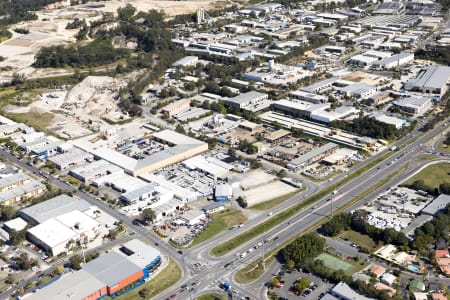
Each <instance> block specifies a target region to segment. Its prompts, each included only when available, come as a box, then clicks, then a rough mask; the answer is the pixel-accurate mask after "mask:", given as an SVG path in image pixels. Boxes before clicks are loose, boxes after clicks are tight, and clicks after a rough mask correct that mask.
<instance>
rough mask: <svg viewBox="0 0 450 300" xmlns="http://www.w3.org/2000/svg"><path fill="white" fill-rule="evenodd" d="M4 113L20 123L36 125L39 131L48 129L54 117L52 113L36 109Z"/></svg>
mask: <svg viewBox="0 0 450 300" xmlns="http://www.w3.org/2000/svg"><path fill="white" fill-rule="evenodd" d="M4 115H5V117H7V118H10V119H12V120H14V121H16V122H18V123H24V124H27V125H28V126H31V127H34V128H35V129H36V130H38V131H46V128H47V126H49V125H50V124H51V123H52V119H53V117H54V116H53V114H51V113H38V112H35V111H30V112H27V113H22V114H14V113H5V114H4Z"/></svg>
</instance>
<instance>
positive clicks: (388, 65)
mask: <svg viewBox="0 0 450 300" xmlns="http://www.w3.org/2000/svg"><path fill="white" fill-rule="evenodd" d="M413 61H414V53H411V52H402V53H399V54H395V55H393V56H391V57H386V58H383V59H382V60H379V61H377V62H375V63H374V64H373V65H372V68H374V69H377V70H388V69H392V68H395V67H400V66H403V65H405V64H408V63H410V62H413Z"/></svg>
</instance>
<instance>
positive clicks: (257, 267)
mask: <svg viewBox="0 0 450 300" xmlns="http://www.w3.org/2000/svg"><path fill="white" fill-rule="evenodd" d="M405 168H406V166H405V167H403V168H400V169H398V170H397V171H395V172H393V173H391V174H389V175H388V176H386V177H385V178H384V179H382V180H380V181H379V182H378V183H377V184H376V185H375V186H373V187H371V188H370V189H367V190H365V191H364V192H363V193H361V194H360V195H358V196H356V197H355V198H353V199H352V200H351V201H349V202H347V204H346V205H343V206H341V207H340V208H338V209H337V210H336V213H339V212H340V211H343V210H345V209H346V208H348V207H350V206H351V205H353V204H355V203H356V202H358V201H360V200H361V199H363V198H364V197H366V196H367V195H369V194H370V193H372V192H374V191H376V190H377V189H378V188H380V187H381V186H383V185H385V184H386V183H388V182H389V181H390V180H392V178H394V177H395V176H396V175H398V174H399V173H400V172H402V171H403V170H404V169H405ZM327 220H328V219H327V218H323V219H321V220H319V221H317V222H316V223H314V224H312V225H311V226H309V227H308V228H306V229H305V230H304V231H302V233H300V234H298V235H296V236H293V237H292V238H291V239H289V240H287V241H286V242H284V243H283V244H281V245H280V246H278V247H277V248H275V249H274V250H272V251H270V252H268V253H267V256H266V257H265V261H266V265H268V264H269V263H270V262H272V261H273V259H274V258H275V255H276V254H277V253H278V251H279V250H280V249H282V248H284V247H285V246H286V245H288V244H289V243H291V242H292V241H293V240H295V239H296V238H298V237H300V236H302V235H304V234H307V233H309V232H311V231H313V230H315V229H316V228H317V227H319V226H320V225H321V224H323V223H325V222H326V221H327ZM264 272H265V270H263V267H262V258H259V259H257V260H255V261H254V262H252V263H250V264H249V265H247V266H246V267H245V268H243V269H241V270H239V271H238V272H237V273H236V275H235V280H236V281H237V282H239V283H242V284H247V283H250V282H253V281H255V280H256V279H258V278H259V277H260V276H261V275H262V274H263V273H264Z"/></svg>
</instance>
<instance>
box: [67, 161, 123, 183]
mask: <svg viewBox="0 0 450 300" xmlns="http://www.w3.org/2000/svg"><path fill="white" fill-rule="evenodd" d="M69 174H70V175H72V176H73V177H75V178H77V179H79V180H81V181H82V182H84V183H86V184H91V183H92V182H93V181H94V180H96V179H98V178H100V177H103V176H106V175H110V174H123V170H122V169H121V168H119V167H118V166H116V165H113V164H112V163H109V162H107V161H106V160H102V159H101V160H97V161H94V162H92V163H90V164H88V165H85V166H82V167H79V168H76V169H72V170H70V172H69Z"/></svg>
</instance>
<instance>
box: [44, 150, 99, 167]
mask: <svg viewBox="0 0 450 300" xmlns="http://www.w3.org/2000/svg"><path fill="white" fill-rule="evenodd" d="M48 160H49V161H51V162H52V163H54V164H55V165H56V167H57V168H58V169H59V170H65V169H67V168H70V167H73V166H76V165H79V164H82V163H84V162H86V161H93V160H94V156H93V155H92V154H91V153H88V152H85V151H83V150H81V149H78V148H73V149H71V150H69V151H67V152H64V153H61V154H59V155H55V156H52V157H49V158H48Z"/></svg>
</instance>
